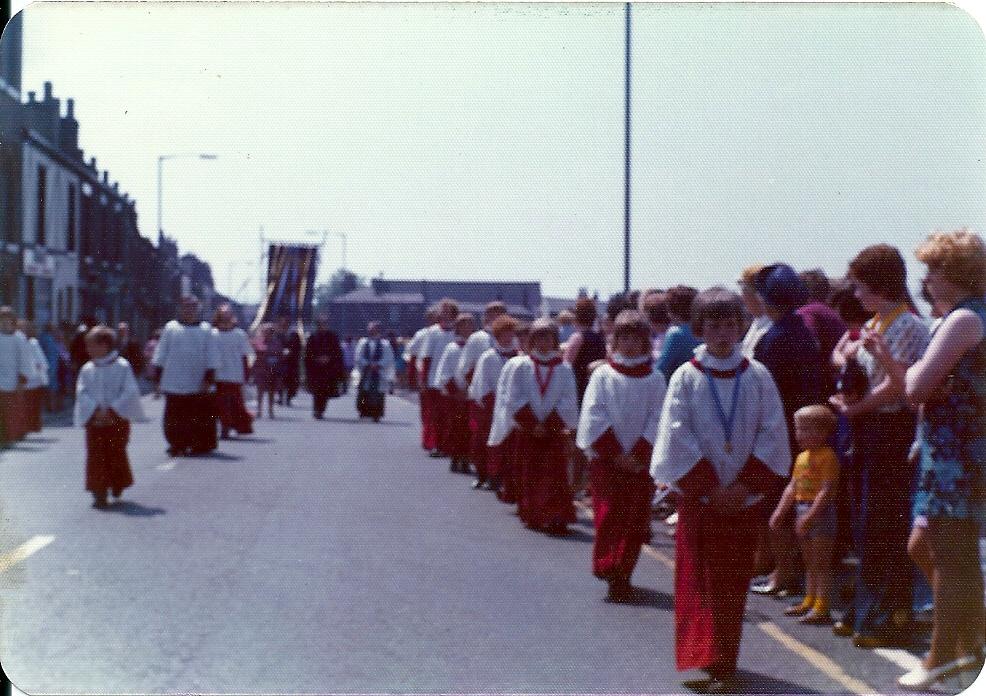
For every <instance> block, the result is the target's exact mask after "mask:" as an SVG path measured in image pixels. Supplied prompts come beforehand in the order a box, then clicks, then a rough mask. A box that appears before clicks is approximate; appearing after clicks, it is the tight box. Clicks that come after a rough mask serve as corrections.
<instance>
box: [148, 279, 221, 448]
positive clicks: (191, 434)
mask: <svg viewBox="0 0 986 696" xmlns="http://www.w3.org/2000/svg"><path fill="white" fill-rule="evenodd" d="M151 362H152V364H153V365H154V381H155V382H156V383H157V385H158V386H157V388H158V390H159V391H160V392H162V393H164V395H165V405H164V437H165V439H166V440H167V441H168V445H169V447H168V454H170V455H171V456H182V455H184V454H205V453H207V452H211V451H212V450H214V449H216V446H217V444H218V443H217V438H216V409H215V403H214V401H215V399H214V395H213V394H212V389H213V385H214V384H215V382H216V370H218V369H219V363H220V361H219V352H218V351H217V350H216V342H215V340H214V338H213V335H212V327H211V326H210V325H209V324H208V323H207V322H199V300H198V298H196V297H194V296H192V295H186V296H184V297H182V299H181V307H180V309H179V311H178V320H177V321H176V320H172V321H169V322H168V323H167V325H165V327H164V330H163V331H162V332H161V340H160V342H159V343H158V344H157V348H156V349H155V351H154V358H153V359H152V361H151Z"/></svg>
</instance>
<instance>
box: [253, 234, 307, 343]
mask: <svg viewBox="0 0 986 696" xmlns="http://www.w3.org/2000/svg"><path fill="white" fill-rule="evenodd" d="M317 270H318V248H317V247H314V246H301V245H290V244H271V245H270V246H269V247H268V250H267V288H266V292H265V293H264V297H263V300H262V301H261V303H260V309H259V310H258V311H257V317H256V319H254V322H253V326H251V327H250V328H251V330H255V329H256V328H257V327H258V326H260V324H262V323H263V322H266V321H274V320H275V319H278V318H279V317H287V318H288V320H289V321H290V322H291V324H292V325H294V326H296V327H298V328H300V327H301V326H302V325H303V323H304V322H305V321H308V320H310V319H311V318H312V303H313V301H314V296H315V274H316V272H317Z"/></svg>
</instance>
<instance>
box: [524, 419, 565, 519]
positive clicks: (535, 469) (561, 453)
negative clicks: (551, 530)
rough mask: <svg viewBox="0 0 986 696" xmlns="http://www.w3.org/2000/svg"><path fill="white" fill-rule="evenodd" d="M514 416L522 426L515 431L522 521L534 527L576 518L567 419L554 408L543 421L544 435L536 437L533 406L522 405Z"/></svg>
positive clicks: (535, 420) (536, 421) (536, 422)
mask: <svg viewBox="0 0 986 696" xmlns="http://www.w3.org/2000/svg"><path fill="white" fill-rule="evenodd" d="M514 419H515V420H516V421H517V423H518V424H519V425H520V426H521V427H520V429H519V430H517V431H515V436H516V437H515V447H516V450H515V451H516V459H515V460H514V465H515V466H517V465H519V470H520V471H519V473H520V486H519V490H518V499H517V505H518V514H519V515H520V519H521V521H522V522H524V524H526V525H527V526H529V527H534V528H542V527H546V526H550V525H565V524H571V523H573V522H575V505H574V504H573V503H572V490H571V488H570V487H569V485H568V457H567V451H568V448H567V446H566V442H565V436H564V434H563V432H562V431H563V430H564V429H565V423H564V421H562V419H561V417H560V416H559V415H558V413H557V412H555V411H552V412H551V413H549V414H548V417H547V418H545V420H544V422H543V423H542V425H543V426H544V428H545V431H546V434H545V436H544V437H535V436H534V435H533V433H532V430H531V429H532V428H534V427H535V426H536V425H537V424H538V420H537V416H535V415H534V411H533V410H532V409H531V407H530V406H524V407H523V408H522V409H520V410H519V411H518V412H517V413H516V414H515V415H514Z"/></svg>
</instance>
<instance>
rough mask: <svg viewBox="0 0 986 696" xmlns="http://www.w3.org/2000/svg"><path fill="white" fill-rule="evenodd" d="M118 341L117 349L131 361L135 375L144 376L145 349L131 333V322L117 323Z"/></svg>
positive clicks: (131, 367)
mask: <svg viewBox="0 0 986 696" xmlns="http://www.w3.org/2000/svg"><path fill="white" fill-rule="evenodd" d="M116 343H117V346H116V349H117V350H118V351H119V352H120V355H121V356H122V357H124V358H126V360H127V362H128V363H130V369H132V370H133V371H134V377H138V378H140V377H143V375H144V369H145V366H146V363H145V361H144V351H143V349H142V348H141V345H140V343H138V342H137V341H135V340H134V339H133V336H132V335H131V334H130V324H128V323H127V322H125V321H121V322H120V323H119V324H117V327H116ZM138 384H139V382H138Z"/></svg>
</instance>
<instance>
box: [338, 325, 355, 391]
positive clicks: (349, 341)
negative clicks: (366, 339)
mask: <svg viewBox="0 0 986 696" xmlns="http://www.w3.org/2000/svg"><path fill="white" fill-rule="evenodd" d="M355 348H356V344H355V342H354V341H353V337H352V336H346V338H345V340H344V341H343V342H342V367H343V369H344V370H345V371H346V379H344V380H342V385H341V386H342V393H343V394H347V393H349V380H350V377H352V372H353V366H354V360H353V351H354V350H355Z"/></svg>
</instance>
